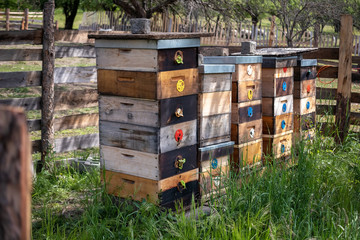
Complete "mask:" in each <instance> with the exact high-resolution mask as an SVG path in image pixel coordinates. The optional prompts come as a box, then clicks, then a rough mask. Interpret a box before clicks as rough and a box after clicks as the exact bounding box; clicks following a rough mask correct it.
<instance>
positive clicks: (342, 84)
mask: <svg viewBox="0 0 360 240" xmlns="http://www.w3.org/2000/svg"><path fill="white" fill-rule="evenodd" d="M352 26H353V19H352V16H351V15H343V16H341V28H340V47H339V72H338V87H337V95H336V116H335V124H336V126H337V127H338V134H336V136H335V141H336V142H337V143H342V142H343V140H344V139H345V137H346V135H347V133H348V131H349V127H350V122H349V120H350V107H351V101H350V99H351V67H352V50H353V42H352V39H353V36H352Z"/></svg>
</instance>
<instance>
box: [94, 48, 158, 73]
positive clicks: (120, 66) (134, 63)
mask: <svg viewBox="0 0 360 240" xmlns="http://www.w3.org/2000/svg"><path fill="white" fill-rule="evenodd" d="M96 66H97V68H98V69H111V70H124V71H146V72H156V71H158V53H157V51H156V50H149V49H116V48H97V49H96Z"/></svg>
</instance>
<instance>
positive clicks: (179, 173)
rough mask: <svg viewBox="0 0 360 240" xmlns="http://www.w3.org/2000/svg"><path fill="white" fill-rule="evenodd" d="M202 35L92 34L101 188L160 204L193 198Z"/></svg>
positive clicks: (196, 189) (186, 202)
mask: <svg viewBox="0 0 360 240" xmlns="http://www.w3.org/2000/svg"><path fill="white" fill-rule="evenodd" d="M200 36H202V34H196V33H195V34H182V33H179V34H166V33H154V34H153V33H151V34H139V35H134V34H98V35H93V36H91V37H94V38H95V47H96V65H97V69H98V90H99V94H100V97H99V115H100V123H99V125H100V127H99V129H100V152H101V166H102V168H103V169H105V170H106V171H105V178H104V179H103V181H106V182H107V184H106V187H107V191H108V192H109V193H110V194H114V195H117V196H120V197H131V198H133V199H135V200H142V199H148V200H149V201H151V202H153V203H156V204H159V205H160V206H165V207H172V208H173V207H174V206H175V203H176V202H181V203H182V204H183V205H189V204H190V203H191V199H192V197H193V196H194V197H195V198H198V196H199V168H198V159H197V155H198V134H197V128H198V123H197V119H198V84H199V81H198V60H197V53H198V47H199V46H200Z"/></svg>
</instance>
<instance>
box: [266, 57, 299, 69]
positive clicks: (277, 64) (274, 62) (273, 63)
mask: <svg viewBox="0 0 360 240" xmlns="http://www.w3.org/2000/svg"><path fill="white" fill-rule="evenodd" d="M296 65H297V59H296V58H293V59H274V58H271V59H265V58H264V59H263V63H262V66H263V68H283V67H288V68H289V67H294V66H296Z"/></svg>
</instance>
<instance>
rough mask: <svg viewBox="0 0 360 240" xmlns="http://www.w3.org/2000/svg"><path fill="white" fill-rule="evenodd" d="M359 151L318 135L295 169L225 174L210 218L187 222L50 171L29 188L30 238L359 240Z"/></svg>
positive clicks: (68, 172)
mask: <svg viewBox="0 0 360 240" xmlns="http://www.w3.org/2000/svg"><path fill="white" fill-rule="evenodd" d="M359 148H360V143H359V140H358V139H356V138H353V137H352V136H351V135H350V136H349V137H348V139H347V140H346V141H345V143H344V144H343V145H342V146H336V145H335V144H334V143H333V141H332V140H331V139H330V138H325V137H320V136H319V135H318V136H317V137H315V139H314V140H313V141H312V142H311V143H310V142H304V141H301V142H298V143H297V146H296V148H295V149H294V151H293V157H294V158H296V159H297V164H296V165H294V166H293V167H290V168H284V165H283V164H281V162H280V161H279V162H277V161H275V160H273V164H272V165H269V166H267V167H266V168H264V169H263V170H261V171H252V170H251V169H245V170H243V171H241V172H240V173H239V174H238V175H236V174H231V175H230V176H229V178H228V179H227V180H226V183H225V184H226V186H227V188H226V193H225V194H224V195H221V196H215V195H214V196H213V197H211V198H210V201H209V202H208V203H207V205H208V206H209V207H210V209H211V213H210V214H206V213H205V212H202V211H201V210H200V211H199V212H197V213H195V209H194V208H193V209H192V211H191V214H190V215H189V216H186V215H185V212H184V211H181V210H179V211H178V212H171V211H165V210H161V209H159V208H158V207H156V206H154V205H152V204H150V203H147V202H145V201H144V202H131V201H128V200H124V201H118V202H117V203H116V204H115V203H114V201H113V200H112V199H111V197H110V196H108V195H107V194H105V191H104V189H103V188H102V186H101V184H100V173H99V172H97V171H94V172H87V173H78V172H77V171H75V170H74V169H71V168H60V169H56V170H55V169H53V170H52V171H47V172H44V173H41V174H40V175H38V176H37V178H36V179H35V181H34V193H33V202H34V209H33V238H34V239H45V238H46V239H360V219H359V210H360V194H359V193H360V156H359ZM69 199H70V200H69ZM74 199H75V200H74ZM72 205H73V206H72Z"/></svg>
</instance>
